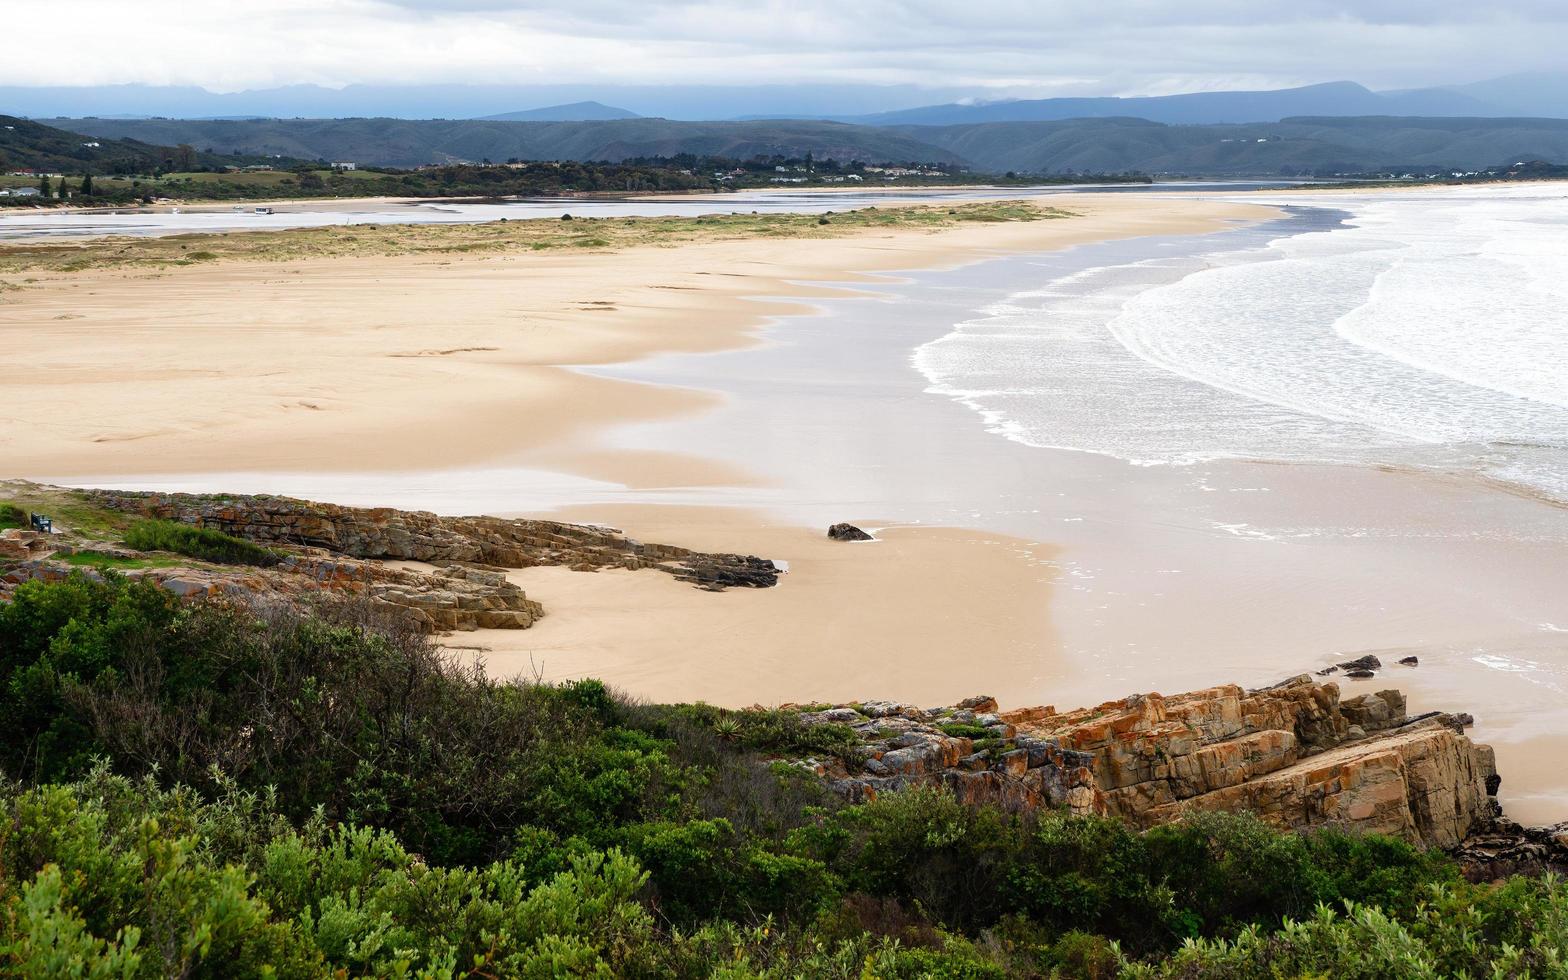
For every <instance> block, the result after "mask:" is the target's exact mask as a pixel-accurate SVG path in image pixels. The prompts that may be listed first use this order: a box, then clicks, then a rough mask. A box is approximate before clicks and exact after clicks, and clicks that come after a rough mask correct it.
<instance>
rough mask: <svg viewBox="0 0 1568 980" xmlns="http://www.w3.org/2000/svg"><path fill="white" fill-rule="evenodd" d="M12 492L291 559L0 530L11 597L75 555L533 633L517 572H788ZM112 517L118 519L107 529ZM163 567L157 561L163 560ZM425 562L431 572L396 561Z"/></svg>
mask: <svg viewBox="0 0 1568 980" xmlns="http://www.w3.org/2000/svg"><path fill="white" fill-rule="evenodd" d="M15 486H16V487H17V488H18V489H20V490H24V491H26V492H28V493H29V494H30V495H34V496H36V495H38V494H39V493H40V492H52V493H55V494H57V495H59V496H60V497H62V498H65V497H69V501H70V503H71V505H72V507H73V508H82V509H85V508H92V509H95V510H97V511H98V512H99V514H100V516H101V517H103V516H108V517H113V514H112V513H110V512H120V513H123V514H128V515H135V516H138V517H155V518H160V519H164V520H173V521H179V522H182V523H185V524H190V525H192V526H195V527H204V528H212V529H215V530H219V531H223V532H224V533H227V534H232V535H235V536H237V537H242V538H245V539H247V540H250V541H254V542H257V543H259V544H262V545H265V546H267V547H269V548H271V549H273V550H274V551H276V552H278V553H279V554H280V555H281V561H280V562H279V563H278V564H276V565H273V566H269V567H267V568H256V567H251V566H236V565H224V564H214V563H210V562H202V561H196V560H193V559H172V560H171V558H170V556H166V555H157V556H151V555H145V554H142V553H141V552H137V551H133V550H130V549H128V548H125V547H124V546H122V545H120V544H118V543H116V542H114V541H112V540H105V539H104V537H103V534H102V533H101V532H99V533H95V534H85V533H81V532H78V531H75V530H72V529H69V528H66V529H63V531H64V533H61V534H55V535H40V534H37V533H35V532H32V531H17V530H14V529H13V530H7V531H5V532H3V533H0V562H3V566H0V600H3V599H4V598H5V597H6V596H7V595H8V594H9V593H10V592H11V591H12V590H14V589H15V588H16V587H17V586H18V585H20V584H21V583H23V582H27V581H31V580H34V579H56V578H63V577H65V576H66V575H69V574H70V573H71V572H72V571H73V570H76V566H73V565H72V564H70V563H67V562H65V561H63V560H61V559H63V558H65V557H68V556H70V555H71V554H72V553H74V552H78V551H83V552H91V553H92V554H93V555H94V556H96V557H95V558H93V559H89V560H88V561H86V562H82V563H81V566H82V567H83V568H85V569H88V574H96V573H95V572H92V571H91V570H90V569H91V568H92V567H93V561H95V560H96V558H98V557H107V558H109V559H119V562H118V564H119V565H120V566H122V571H123V572H124V574H126V575H128V576H130V577H133V578H142V579H147V580H150V581H154V582H157V583H158V584H160V585H162V586H163V587H165V588H167V589H169V590H171V591H173V592H176V593H178V594H179V595H182V596H188V597H217V596H227V597H243V598H248V599H265V600H274V601H282V602H286V603H289V604H293V605H297V606H303V605H305V604H308V603H310V602H313V601H316V600H318V599H319V598H321V597H323V596H326V597H335V598H351V599H356V600H363V601H365V602H367V603H368V604H370V605H371V606H373V607H375V608H377V609H379V610H383V611H386V612H389V613H391V614H393V615H395V616H397V617H400V618H402V619H404V620H405V621H406V622H407V623H408V624H410V625H411V626H414V627H415V628H418V629H421V630H424V631H427V632H437V631H449V630H475V629H523V628H526V627H529V626H532V625H533V624H534V623H535V622H536V621H537V620H538V619H539V618H540V617H541V616H543V615H544V609H543V607H542V606H540V604H539V603H537V602H535V601H533V600H530V599H529V598H528V597H527V596H526V595H524V594H523V590H522V589H520V588H519V587H518V586H516V585H515V584H513V583H512V582H510V581H508V580H507V577H506V572H507V570H508V569H515V568H528V567H533V566H538V565H564V566H567V567H569V568H572V569H575V570H578V571H596V570H598V569H604V568H622V569H653V570H656V571H659V572H664V573H666V574H669V575H673V576H674V577H676V578H677V579H679V580H681V581H685V582H690V583H692V584H693V585H695V586H697V587H699V588H702V589H707V590H711V591H722V590H724V589H726V588H731V587H741V588H766V587H768V586H772V585H774V584H776V583H777V581H778V576H779V574H780V570H779V568H778V567H777V566H776V565H775V564H774V563H773V562H771V561H768V560H766V559H763V558H758V557H755V556H752V555H734V554H706V553H702V552H696V551H691V550H689V549H686V548H678V547H674V546H670V545H660V544H647V543H643V542H640V541H635V540H633V539H631V538H628V537H626V536H625V535H623V534H621V533H620V532H619V531H616V530H614V529H611V528H606V527H596V526H589V525H580V524H563V523H559V522H556V521H534V520H507V519H503V518H495V517H439V516H437V515H435V514H430V513H426V512H422V511H401V510H393V509H391V508H358V507H339V506H335V505H332V504H319V503H312V502H310V501H305V500H295V499H292V498H288V497H271V496H215V495H212V496H209V495H189V494H155V493H129V492H121V491H107V490H86V491H77V490H64V489H59V488H48V487H39V486H37V485H35V484H20V483H17V484H15ZM110 523H112V521H111V522H110ZM154 559H156V560H154ZM389 561H390V562H398V561H403V562H407V563H413V562H421V563H426V564H428V565H430V566H434V567H433V568H424V567H400V566H399V565H397V564H387V563H386V562H389Z"/></svg>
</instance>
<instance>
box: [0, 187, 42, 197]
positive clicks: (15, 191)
mask: <svg viewBox="0 0 1568 980" xmlns="http://www.w3.org/2000/svg"><path fill="white" fill-rule="evenodd" d="M37 196H38V188H36V187H6V188H0V197H37Z"/></svg>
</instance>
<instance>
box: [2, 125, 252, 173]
mask: <svg viewBox="0 0 1568 980" xmlns="http://www.w3.org/2000/svg"><path fill="white" fill-rule="evenodd" d="M182 142H185V141H184V140H171V141H170V143H169V145H161V146H160V145H155V144H152V143H147V142H143V141H141V140H138V139H135V138H122V137H112V136H107V135H101V134H96V133H95V134H93V135H91V136H89V137H84V136H83V135H82V134H81V133H80V132H78V131H67V130H64V129H56V128H54V127H52V126H46V125H43V124H42V123H37V122H33V121H31V120H27V119H18V118H16V117H15V116H0V170H7V171H9V170H24V169H25V170H38V171H43V172H50V173H56V172H57V173H66V174H82V173H92V174H140V173H150V172H152V171H154V170H175V169H179V170H192V169H196V168H199V167H207V166H215V165H216V166H223V165H231V164H236V163H251V162H254V159H255V158H249V159H244V160H236V159H234V158H232V157H229V156H225V155H219V154H213V153H205V152H201V151H198V150H194V149H191V148H189V147H187V148H186V149H184V150H181V149H179V148H178V146H177V144H179V143H182Z"/></svg>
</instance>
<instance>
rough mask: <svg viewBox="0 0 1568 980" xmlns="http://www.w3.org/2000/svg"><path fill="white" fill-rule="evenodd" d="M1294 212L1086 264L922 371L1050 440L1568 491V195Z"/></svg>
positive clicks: (995, 417) (1016, 432)
mask: <svg viewBox="0 0 1568 980" xmlns="http://www.w3.org/2000/svg"><path fill="white" fill-rule="evenodd" d="M1253 199H1256V198H1253ZM1273 203H1277V204H1280V205H1283V206H1286V207H1288V208H1290V209H1291V211H1292V212H1293V214H1294V215H1295V216H1296V217H1295V219H1294V220H1292V221H1289V222H1286V223H1284V225H1283V227H1284V229H1285V233H1283V234H1281V227H1282V226H1281V225H1279V224H1275V225H1265V226H1262V227H1261V228H1259V229H1257V231H1256V232H1255V233H1254V234H1253V235H1252V236H1251V238H1252V240H1248V236H1245V235H1243V236H1240V237H1239V240H1238V236H1236V235H1234V234H1233V235H1230V236H1220V237H1217V238H1215V239H1214V242H1215V243H1216V244H1219V245H1221V247H1219V248H1215V249H1212V250H1202V249H1200V250H1196V251H1189V250H1185V249H1183V250H1180V251H1177V252H1175V253H1173V254H1172V255H1170V256H1169V257H1155V258H1142V259H1140V260H1138V261H1132V262H1127V263H1124V264H1111V265H1105V266H1098V267H1091V268H1081V269H1076V270H1072V271H1070V272H1067V273H1066V274H1063V275H1060V276H1057V277H1054V278H1051V279H1049V280H1048V281H1046V282H1043V283H1041V284H1040V285H1039V286H1037V287H1035V288H1031V289H1027V290H1023V291H1019V292H1015V293H1012V294H1011V295H1008V296H1007V297H1006V298H1004V299H1001V300H1000V301H997V302H994V303H991V304H989V305H987V306H986V307H984V308H983V309H982V310H980V311H979V313H978V315H976V316H973V317H970V318H967V319H965V320H963V321H962V322H959V323H957V324H956V325H954V327H953V328H952V330H951V331H950V332H948V333H947V334H946V335H944V336H942V337H941V338H939V339H936V340H934V341H931V342H929V343H926V344H924V345H922V346H921V347H919V348H918V349H917V350H916V352H915V354H914V358H913V362H914V364H915V366H916V367H917V368H918V369H919V370H920V372H921V373H922V374H924V375H925V377H926V378H927V380H928V381H929V385H930V387H929V389H928V390H930V391H932V392H935V393H939V394H944V395H947V396H949V397H952V398H955V399H958V400H959V401H961V402H962V403H963V404H965V405H968V406H969V407H970V408H972V409H974V410H975V411H976V412H978V413H979V414H980V415H981V416H982V419H983V421H984V424H985V425H986V427H987V428H988V429H990V430H991V431H992V432H994V433H997V434H1000V435H1003V436H1006V437H1007V438H1009V439H1012V440H1015V441H1017V442H1020V443H1024V444H1026V445H1030V446H1037V447H1050V448H1065V449H1075V450H1082V451H1087V452H1094V453H1102V454H1105V455H1109V456H1114V457H1117V458H1120V459H1124V460H1127V461H1130V462H1135V463H1142V464H1150V465H1171V464H1184V463H1192V462H1195V461H1198V460H1205V459H1218V458H1227V457H1229V458H1241V459H1257V460H1274V461H1293V462H1302V461H1310V462H1348V463H1361V464H1369V463H1370V464H1386V465H1397V466H1413V467H1423V468H1426V467H1433V468H1440V469H1457V470H1463V471H1469V472H1473V473H1475V474H1477V475H1480V476H1483V477H1486V478H1489V479H1493V480H1498V481H1502V482H1505V483H1508V484H1510V485H1513V486H1516V487H1519V488H1523V489H1527V490H1528V491H1530V492H1534V493H1538V494H1542V495H1545V496H1548V497H1551V498H1553V499H1556V500H1568V190H1565V189H1563V188H1561V187H1560V186H1556V185H1530V186H1524V185H1521V186H1513V187H1506V186H1503V187H1499V186H1488V187H1475V188H1463V189H1455V190H1452V191H1447V192H1423V193H1420V194H1412V193H1399V192H1394V193H1389V194H1386V195H1381V196H1357V197H1351V196H1343V197H1336V196H1333V195H1329V194H1311V195H1302V194H1294V195H1289V196H1280V197H1278V198H1277V199H1275V200H1274V202H1273Z"/></svg>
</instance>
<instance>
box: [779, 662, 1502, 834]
mask: <svg viewBox="0 0 1568 980" xmlns="http://www.w3.org/2000/svg"><path fill="white" fill-rule="evenodd" d="M802 717H803V719H804V720H805V721H807V722H808V723H818V724H820V723H841V724H848V725H851V726H852V727H853V728H854V729H855V730H856V731H857V732H859V733H860V734H861V737H862V740H863V759H864V761H863V762H862V764H861V766H860V769H859V771H856V772H850V771H849V767H847V766H842V765H840V767H839V769H837V770H835V768H834V766H833V765H831V764H825V763H821V762H816V761H813V762H812V765H813V767H814V768H817V769H820V771H822V772H823V774H824V775H825V776H827V777H828V778H830V779H832V780H833V785H834V786H835V788H837V789H838V790H839V791H840V792H841V793H843V794H844V795H845V796H847V797H850V798H852V799H857V798H864V797H865V796H867V795H874V794H875V793H876V792H879V791H881V790H885V789H895V788H901V787H904V786H909V785H919V784H930V785H943V786H948V787H950V788H952V789H953V790H954V791H955V792H957V793H958V794H959V795H960V797H962V798H964V799H969V800H974V801H986V802H996V803H1001V804H1003V805H1008V806H1014V807H1024V808H1027V807H1035V806H1042V805H1050V806H1066V807H1069V808H1071V809H1072V810H1074V811H1077V812H1081V813H1097V814H1104V815H1111V816H1117V817H1121V818H1123V819H1126V820H1129V821H1132V822H1133V823H1136V824H1139V825H1141V826H1153V825H1155V824H1159V823H1165V822H1168V821H1171V820H1176V819H1179V818H1181V817H1182V816H1183V815H1184V814H1187V813H1190V812H1193V811H1199V810H1249V811H1252V812H1254V813H1256V814H1257V815H1258V816H1259V817H1261V818H1262V819H1263V820H1265V821H1267V822H1269V823H1272V824H1274V825H1276V826H1278V827H1281V828H1288V829H1307V828H1311V827H1320V826H1329V825H1333V826H1340V827H1347V828H1353V829H1358V830H1365V831H1377V832H1381V833H1388V834H1394V835H1397V836H1400V837H1404V838H1406V839H1409V840H1412V841H1418V842H1420V843H1423V844H1426V845H1429V846H1436V847H1445V848H1452V847H1456V846H1458V845H1459V844H1460V842H1461V841H1463V840H1464V839H1465V837H1466V835H1467V834H1469V832H1470V831H1471V829H1472V828H1473V827H1475V826H1477V825H1479V824H1481V823H1483V822H1485V821H1487V820H1490V819H1491V818H1492V816H1493V815H1494V814H1495V812H1496V804H1495V801H1494V800H1493V799H1492V795H1493V794H1495V793H1496V790H1497V778H1496V766H1495V763H1494V760H1493V756H1492V752H1491V749H1490V748H1488V747H1487V746H1484V745H1476V744H1474V743H1472V742H1471V741H1470V739H1469V738H1467V737H1466V736H1465V735H1464V734H1463V729H1462V726H1461V724H1460V723H1459V721H1458V720H1457V719H1455V718H1454V717H1453V716H1450V715H1444V714H1435V713H1434V714H1431V715H1426V716H1422V717H1419V718H1413V719H1412V718H1409V717H1407V716H1406V714H1405V699H1404V697H1403V695H1401V694H1400V693H1399V692H1398V691H1380V692H1378V693H1376V694H1364V695H1361V696H1359V697H1356V698H1352V699H1350V700H1347V701H1344V702H1341V701H1340V697H1339V688H1338V687H1337V686H1336V685H1334V684H1318V683H1314V682H1313V681H1312V679H1311V678H1310V677H1308V676H1306V675H1302V676H1300V677H1296V678H1292V679H1291V680H1289V681H1286V682H1285V683H1283V684H1279V685H1276V686H1274V687H1269V688H1263V689H1261V690H1255V691H1246V690H1243V689H1242V688H1240V687H1236V686H1234V685H1227V686H1223V687H1214V688H1208V689H1205V690H1202V691H1194V692H1191V693H1188V694H1181V695H1176V696H1172V697H1163V696H1161V695H1158V694H1147V695H1135V696H1133V697H1130V698H1127V699H1124V700H1122V701H1112V702H1107V703H1106V704H1102V705H1099V706H1097V707H1093V708H1084V709H1079V710H1076V711H1069V712H1058V711H1056V709H1054V708H1051V707H1040V708H1027V709H1022V710H1017V711H1007V712H997V711H996V710H995V702H993V701H991V700H990V699H977V700H971V701H970V702H965V703H964V704H963V705H959V706H956V707H954V708H941V709H921V708H917V707H913V706H909V705H898V704H888V703H885V702H870V703H867V704H860V705H843V706H839V707H836V708H832V709H827V710H817V711H810V712H806V713H804V714H803V715H802Z"/></svg>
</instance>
